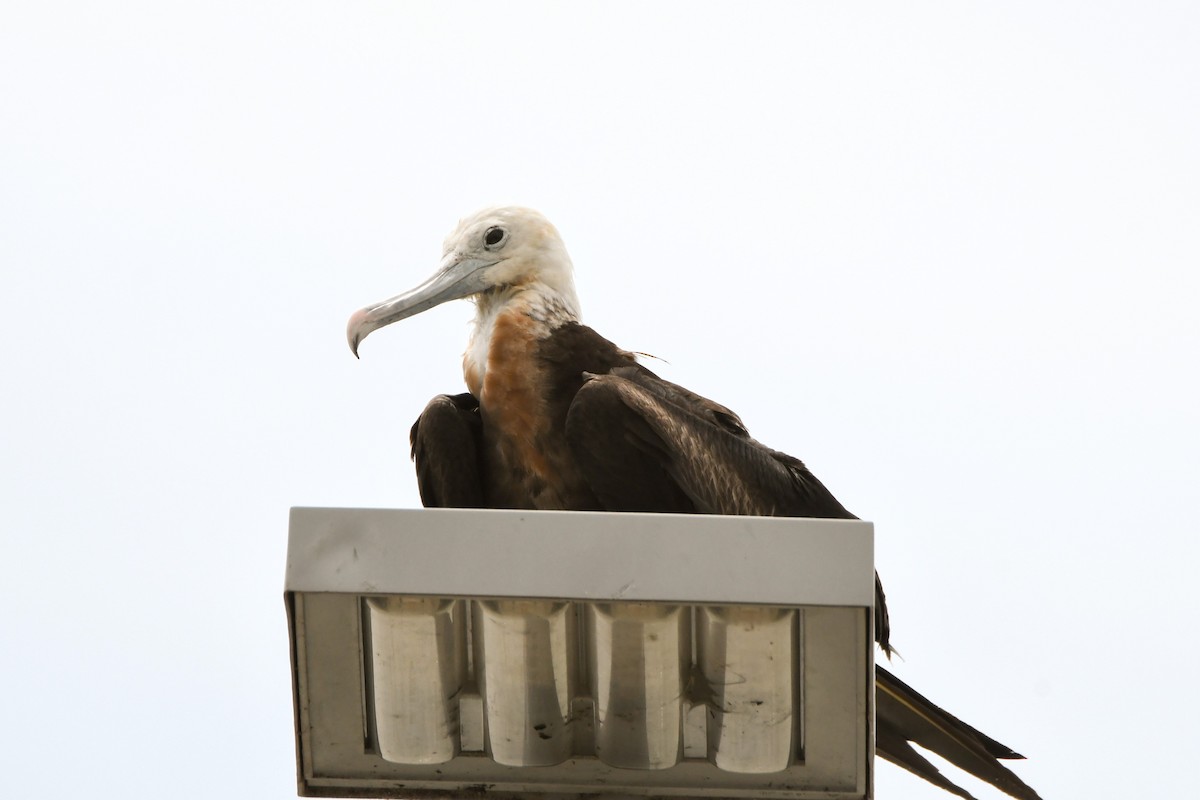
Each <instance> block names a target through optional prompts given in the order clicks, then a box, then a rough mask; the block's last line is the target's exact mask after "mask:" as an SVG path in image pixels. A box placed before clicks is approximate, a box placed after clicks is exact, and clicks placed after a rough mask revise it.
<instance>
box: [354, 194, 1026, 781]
mask: <svg viewBox="0 0 1200 800" xmlns="http://www.w3.org/2000/svg"><path fill="white" fill-rule="evenodd" d="M459 298H470V299H472V300H473V301H474V302H475V306H476V314H475V322H474V328H473V332H472V334H471V338H470V343H469V344H468V345H467V350H466V353H465V354H464V356H463V374H464V377H465V378H466V383H467V388H468V390H469V391H468V392H467V393H463V394H453V395H449V394H447V395H439V396H437V397H435V398H433V400H431V401H430V403H429V404H428V405H427V406H426V408H425V410H424V411H423V412H422V413H421V415H420V417H419V418H418V419H417V421H416V423H415V424H414V425H413V426H412V430H411V434H410V440H411V445H412V456H413V458H414V460H415V461H416V470H417V478H418V483H419V486H420V493H421V500H422V502H423V503H424V504H425V505H426V506H429V507H454V508H525V509H559V510H577V511H642V512H675V513H700V514H747V515H761V516H794V517H825V518H843V519H853V518H854V515H853V514H851V513H850V512H849V511H847V510H846V508H845V507H844V506H842V504H841V503H839V502H838V501H837V499H836V498H834V496H833V494H832V493H830V491H829V490H828V489H826V488H825V486H824V484H822V483H821V482H820V481H819V480H818V479H817V478H816V476H814V475H813V474H812V472H811V471H809V469H808V468H807V467H806V466H805V465H804V464H803V463H802V462H801V461H800V460H799V459H796V458H793V457H792V456H789V455H786V454H785V453H781V452H779V451H777V450H772V449H771V448H769V447H767V446H765V445H763V444H761V443H760V442H758V441H756V440H754V439H753V438H751V437H750V434H749V432H748V431H747V429H746V426H745V425H744V424H743V423H742V421H741V419H740V418H739V417H738V415H737V414H735V413H734V412H732V411H730V410H729V409H728V408H726V407H725V406H722V405H720V404H719V403H715V402H713V401H712V400H709V399H707V398H705V397H701V396H700V395H697V394H695V393H694V392H691V391H688V390H687V389H685V388H683V387H682V386H678V385H676V384H673V383H670V382H669V381H666V380H663V379H662V378H660V377H659V376H657V375H655V374H654V373H653V372H651V371H650V370H649V369H647V368H646V367H645V366H643V365H642V364H641V363H639V362H638V360H637V357H636V354H635V353H633V352H630V351H627V350H622V349H621V348H620V347H617V346H616V345H615V344H613V343H612V342H610V341H609V340H608V339H605V338H604V337H603V336H601V335H600V334H598V333H597V332H596V331H594V330H592V329H591V328H589V327H587V326H585V325H583V324H582V323H581V322H580V311H579V300H578V297H577V295H576V293H575V281H574V276H573V266H572V264H571V259H570V257H569V256H568V255H567V250H566V248H565V247H564V245H563V242H562V238H561V237H560V236H559V234H558V231H557V230H555V228H554V226H553V225H551V224H550V222H549V221H548V220H546V218H545V217H543V216H542V215H541V214H539V213H538V212H536V211H533V210H531V209H527V208H518V207H504V208H490V209H485V210H483V211H481V212H479V213H477V214H475V215H473V216H471V217H468V218H466V219H464V220H462V221H461V222H460V223H459V224H458V227H457V228H455V230H454V231H453V232H452V233H451V234H450V235H449V236H448V237H447V238H446V240H445V245H444V249H443V254H442V261H441V264H440V265H439V267H438V268H437V271H436V272H435V273H434V274H433V276H432V277H430V278H429V279H428V280H426V281H425V282H424V283H422V284H421V285H419V286H417V287H416V288H415V289H412V290H411V291H409V292H406V293H404V294H401V295H398V296H396V297H393V298H391V299H389V300H385V301H383V302H381V303H377V304H375V305H372V306H368V307H366V308H363V309H361V310H359V311H357V312H355V313H354V314H353V315H352V316H351V317H350V322H349V325H348V326H347V330H346V336H347V339H348V340H349V342H350V349H351V350H352V351H353V352H354V355H355V356H357V355H358V348H359V345H360V344H361V343H362V340H363V339H364V338H366V336H367V335H368V334H370V333H371V332H372V331H374V330H376V329H378V328H381V327H383V326H385V325H390V324H391V323H393V322H397V321H399V320H402V319H405V318H407V317H411V316H413V315H415V314H419V313H421V312H422V311H426V310H428V309H430V308H433V307H434V306H437V305H440V304H442V303H445V302H447V301H450V300H455V299H459ZM875 593H876V604H875V632H876V641H877V643H878V644H879V646H880V647H881V648H882V650H883V652H884V653H885V654H887V655H889V656H890V655H891V652H892V649H891V643H890V627H889V622H888V615H887V605H886V598H885V597H884V594H883V588H882V584H881V583H880V582H879V577H878V575H876V579H875ZM911 743H916V744H918V745H920V746H922V747H924V748H926V749H928V750H931V751H933V752H934V753H937V754H938V755H940V756H942V757H943V758H945V759H947V760H948V761H950V762H951V763H953V764H955V765H956V766H958V767H960V768H962V769H964V770H966V771H967V772H970V773H971V774H973V775H975V776H976V777H978V778H981V779H982V780H984V781H987V782H988V783H990V784H992V785H993V786H995V787H997V788H998V789H1001V790H1002V791H1004V792H1006V793H1008V794H1009V795H1011V796H1013V797H1016V798H1020V799H1021V800H1039V798H1038V795H1037V793H1036V792H1034V790H1033V789H1031V788H1030V787H1029V786H1027V785H1026V784H1025V783H1024V782H1023V781H1022V780H1021V779H1020V778H1018V777H1017V776H1016V775H1015V774H1014V773H1013V772H1011V771H1010V770H1009V769H1007V768H1006V767H1004V766H1003V765H1002V764H1000V763H999V761H998V759H1016V758H1023V756H1021V755H1019V754H1018V753H1016V752H1014V751H1013V750H1012V749H1011V748H1009V747H1006V746H1005V745H1003V744H1000V743H999V742H997V741H996V740H994V739H992V738H990V737H988V736H986V735H985V734H983V733H981V732H980V731H978V730H976V729H975V728H973V727H971V726H970V725H967V724H966V723H964V722H962V721H961V720H959V719H958V718H956V717H954V716H953V715H951V714H950V713H948V712H946V711H944V710H943V709H941V708H939V707H938V706H937V705H935V704H934V703H932V702H931V701H929V700H928V699H926V698H925V697H923V696H922V695H920V694H918V693H917V692H916V691H914V690H913V689H912V688H910V687H909V686H907V685H906V684H904V683H903V682H901V681H900V680H899V679H898V678H896V677H895V676H894V675H893V674H892V673H890V672H889V671H887V670H886V669H884V668H882V667H877V668H876V751H877V753H878V754H879V755H880V756H882V757H883V758H885V759H887V760H889V761H892V762H893V763H896V764H898V765H899V766H901V767H904V768H905V769H908V770H910V771H911V772H913V773H915V774H917V775H919V776H920V777H922V778H925V779H926V780H928V781H930V782H931V783H933V784H935V785H937V786H939V787H941V788H943V789H946V790H947V791H949V792H952V793H953V794H956V795H958V796H960V797H963V798H971V795H970V794H968V793H967V792H966V791H965V790H963V789H962V788H960V787H958V786H957V785H955V784H954V783H952V782H951V781H950V780H949V779H947V778H946V777H945V776H944V775H942V774H941V773H940V772H939V771H938V769H937V767H935V766H934V765H933V764H932V763H930V762H929V761H928V760H927V759H926V758H924V757H923V756H922V755H920V754H919V753H918V752H917V751H916V750H915V749H913V747H912V744H911Z"/></svg>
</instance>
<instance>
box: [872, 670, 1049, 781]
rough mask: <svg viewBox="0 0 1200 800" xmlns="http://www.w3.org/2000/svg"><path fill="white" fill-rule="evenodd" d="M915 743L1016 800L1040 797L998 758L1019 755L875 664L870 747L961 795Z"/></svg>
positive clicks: (890, 759) (926, 778)
mask: <svg viewBox="0 0 1200 800" xmlns="http://www.w3.org/2000/svg"><path fill="white" fill-rule="evenodd" d="M913 744H918V745H920V746H921V747H924V748H925V749H927V750H930V751H932V752H934V753H937V754H938V755H939V756H941V757H942V758H944V759H946V760H947V761H949V762H950V763H951V764H954V765H955V766H956V767H959V768H960V769H962V770H965V771H966V772H969V773H971V774H972V775H974V776H975V777H977V778H979V779H980V780H984V781H987V782H988V783H990V784H991V785H992V786H995V787H996V788H997V789H999V790H1001V791H1002V792H1005V793H1007V794H1009V795H1011V796H1012V797H1016V798H1018V800H1041V798H1040V797H1038V794H1037V792H1035V791H1034V790H1033V789H1031V788H1030V787H1029V786H1027V785H1026V784H1025V782H1024V781H1022V780H1021V779H1020V778H1018V777H1017V776H1016V775H1015V774H1013V772H1012V771H1011V770H1009V769H1008V768H1007V767H1005V766H1004V765H1002V764H1001V763H1000V762H999V761H998V760H997V759H1002V758H1004V759H1009V758H1024V756H1022V755H1021V754H1020V753H1017V752H1014V751H1013V750H1012V749H1011V748H1009V747H1006V746H1005V745H1003V744H1001V743H1000V742H997V741H996V740H995V739H992V738H991V737H989V736H987V735H985V734H983V733H981V732H980V731H977V730H975V729H974V728H972V727H971V726H970V725H968V724H967V723H965V722H963V721H962V720H960V719H958V718H957V717H955V716H954V715H952V714H950V713H949V712H947V711H945V710H943V709H941V708H939V707H938V706H936V705H934V704H933V703H932V702H930V701H929V700H928V699H926V698H925V697H924V696H923V695H921V694H919V693H917V692H916V691H914V690H913V689H912V687H910V686H908V685H907V684H906V683H904V682H903V681H901V680H900V679H899V678H897V677H896V676H895V675H893V674H892V673H890V672H888V671H887V670H886V669H884V668H883V667H879V666H877V667H876V668H875V751H876V752H877V753H878V754H879V755H880V756H882V757H883V758H886V759H887V760H888V761H891V762H892V763H893V764H896V765H898V766H901V767H904V768H905V769H907V770H908V771H909V772H912V773H914V774H915V775H918V776H920V777H922V778H924V779H925V780H927V781H929V782H930V783H932V784H934V785H936V786H939V787H941V788H942V789H945V790H946V791H948V792H951V793H952V794H956V795H958V796H959V797H962V798H965V799H966V800H974V798H972V797H971V795H970V794H969V793H968V792H967V791H966V790H964V789H962V788H961V787H959V786H956V785H955V784H954V783H952V782H951V781H950V780H949V779H948V778H946V776H945V775H943V774H942V773H941V772H939V771H938V768H937V767H935V766H934V765H933V764H932V763H930V762H929V760H928V759H926V758H925V757H924V756H922V755H921V754H920V753H918V752H917V751H916V750H915V749H913V747H912V745H913Z"/></svg>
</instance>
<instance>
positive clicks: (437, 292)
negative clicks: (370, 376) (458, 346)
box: [346, 253, 496, 358]
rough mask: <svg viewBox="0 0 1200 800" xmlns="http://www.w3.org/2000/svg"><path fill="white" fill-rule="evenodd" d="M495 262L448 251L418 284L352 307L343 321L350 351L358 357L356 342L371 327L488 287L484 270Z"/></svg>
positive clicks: (366, 333)
mask: <svg viewBox="0 0 1200 800" xmlns="http://www.w3.org/2000/svg"><path fill="white" fill-rule="evenodd" d="M495 263H496V262H495V261H484V260H482V259H479V258H469V257H463V256H462V255H460V254H458V253H450V254H449V255H447V256H446V258H445V259H443V260H442V263H441V266H439V267H438V270H437V272H435V273H434V274H433V276H432V277H430V278H429V280H427V281H425V282H424V283H422V284H421V285H420V286H418V287H417V288H415V289H412V290H410V291H407V292H405V293H404V294H398V295H396V296H395V297H392V298H389V299H387V300H384V301H383V302H382V303H376V304H375V305H373V306H367V307H366V308H360V309H359V310H358V311H355V312H354V313H353V314H351V315H350V322H349V323H347V325H346V341H347V342H349V343H350V352H352V353H354V357H355V358H358V346H359V345H360V344H361V343H362V340H363V339H365V338H367V336H368V335H369V334H370V333H371V331H374V330H377V329H379V328H382V327H384V326H385V325H391V324H392V323H393V322H399V321H400V320H402V319H407V318H408V317H412V316H415V315H417V314H420V313H421V312H422V311H428V310H429V309H431V308H433V307H434V306H438V305H441V304H442V303H445V302H448V301H450V300H458V299H459V298H462V297H470V296H471V295H473V294H478V293H479V292H481V291H483V290H484V289H486V288H487V285H486V283H485V281H484V279H483V274H482V273H483V270H485V269H487V268H488V267H490V266H492V265H493V264H495Z"/></svg>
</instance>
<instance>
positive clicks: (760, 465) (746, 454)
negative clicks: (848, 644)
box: [567, 367, 891, 653]
mask: <svg viewBox="0 0 1200 800" xmlns="http://www.w3.org/2000/svg"><path fill="white" fill-rule="evenodd" d="M567 442H568V444H569V445H570V447H571V451H572V453H573V455H574V456H575V459H576V461H577V462H578V464H579V466H580V469H581V470H582V471H583V473H584V475H585V476H586V478H587V480H588V483H589V485H590V486H591V488H592V491H593V492H594V493H595V494H596V497H597V498H599V500H600V502H601V504H602V505H603V506H604V507H605V509H607V510H609V511H664V512H680V513H690V512H699V513H702V514H743V515H756V516H776V517H824V518H834V519H855V517H854V515H853V514H851V513H850V512H849V511H847V510H846V508H845V506H843V505H842V504H841V503H839V502H838V501H837V498H835V497H834V496H833V494H832V493H830V491H829V490H828V489H826V488H825V485H824V484H822V483H821V482H820V481H819V480H817V478H816V476H815V475H813V474H812V472H810V471H809V469H808V467H806V466H804V464H803V463H802V462H801V461H800V460H799V459H796V458H793V457H791V456H789V455H787V454H785V453H780V452H778V451H777V450H772V449H771V448H769V447H766V446H765V445H763V444H761V443H760V442H757V441H755V440H754V439H752V438H750V435H749V433H747V431H746V428H745V426H744V425H742V421H741V420H740V419H738V417H737V415H736V414H734V413H733V412H732V411H730V410H729V409H727V408H725V407H724V406H722V405H720V404H718V403H714V402H713V401H711V400H708V399H707V398H704V397H701V396H699V395H697V394H695V393H693V392H691V391H689V390H687V389H684V388H683V387H681V386H677V385H675V384H673V383H670V382H669V381H664V380H663V379H662V378H659V377H658V376H657V375H655V374H654V373H652V372H650V371H649V370H647V369H644V368H642V367H621V368H619V369H614V370H612V371H610V372H608V373H606V374H604V375H590V376H589V379H588V380H587V381H585V382H584V385H583V386H582V387H581V388H580V389H579V391H578V392H577V393H576V395H575V398H574V400H573V401H572V403H571V407H570V409H569V411H568V412H567ZM875 592H876V602H875V635H876V639H877V641H878V642H879V644H880V646H881V647H882V648H883V650H884V652H887V653H890V652H891V644H890V627H889V624H888V616H887V599H886V598H885V597H884V594H883V586H882V584H881V583H880V582H879V579H878V576H876V580H875Z"/></svg>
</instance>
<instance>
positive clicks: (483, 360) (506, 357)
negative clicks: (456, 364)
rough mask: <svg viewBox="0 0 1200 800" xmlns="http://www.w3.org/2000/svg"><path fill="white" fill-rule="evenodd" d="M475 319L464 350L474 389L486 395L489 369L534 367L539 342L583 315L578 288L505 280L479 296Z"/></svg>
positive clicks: (468, 377)
mask: <svg viewBox="0 0 1200 800" xmlns="http://www.w3.org/2000/svg"><path fill="white" fill-rule="evenodd" d="M475 303H476V310H475V322H474V327H473V329H472V331H471V339H470V342H469V344H468V345H467V351H466V352H465V353H464V354H463V377H464V378H465V379H466V382H467V388H468V389H470V391H471V394H473V395H475V397H477V398H479V400H480V401H481V402H486V401H485V398H484V393H485V385H486V380H487V376H488V373H489V372H490V371H493V370H517V371H528V370H529V369H530V368H531V365H530V364H529V363H528V361H529V360H530V359H532V357H533V354H534V350H535V346H536V343H537V342H539V341H540V340H542V339H545V338H546V337H548V336H550V334H551V333H553V332H554V331H555V330H556V329H557V328H559V327H561V326H562V325H565V324H566V323H568V322H578V321H579V301H578V299H577V298H576V297H575V294H574V291H568V292H563V291H555V290H553V289H551V288H550V287H548V286H545V285H544V284H539V283H533V284H527V285H523V286H505V287H500V288H498V289H493V290H491V291H489V292H485V293H483V294H480V295H478V296H477V297H476V298H475Z"/></svg>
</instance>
